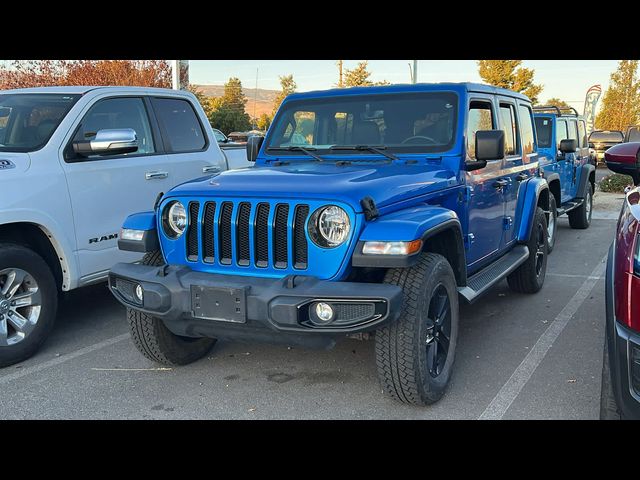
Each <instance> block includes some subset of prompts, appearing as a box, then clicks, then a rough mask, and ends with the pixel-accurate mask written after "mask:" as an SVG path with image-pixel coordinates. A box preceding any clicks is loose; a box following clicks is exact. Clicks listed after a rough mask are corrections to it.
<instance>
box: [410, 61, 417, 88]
mask: <svg viewBox="0 0 640 480" xmlns="http://www.w3.org/2000/svg"><path fill="white" fill-rule="evenodd" d="M417 82H418V60H414V61H413V75H411V83H417Z"/></svg>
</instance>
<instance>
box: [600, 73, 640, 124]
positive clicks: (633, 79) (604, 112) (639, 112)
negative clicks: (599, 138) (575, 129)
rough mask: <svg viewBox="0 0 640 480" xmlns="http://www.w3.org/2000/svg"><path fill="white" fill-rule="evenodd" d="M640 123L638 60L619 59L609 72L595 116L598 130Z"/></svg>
mask: <svg viewBox="0 0 640 480" xmlns="http://www.w3.org/2000/svg"><path fill="white" fill-rule="evenodd" d="M638 123H640V80H639V79H638V60H621V61H620V63H619V64H618V69H617V70H616V71H615V72H613V73H612V74H611V83H610V84H609V88H608V89H607V91H606V92H605V94H604V98H603V99H602V108H601V109H600V113H598V116H597V117H596V127H597V128H598V129H599V130H623V131H624V130H625V129H626V127H627V126H628V125H637V124H638Z"/></svg>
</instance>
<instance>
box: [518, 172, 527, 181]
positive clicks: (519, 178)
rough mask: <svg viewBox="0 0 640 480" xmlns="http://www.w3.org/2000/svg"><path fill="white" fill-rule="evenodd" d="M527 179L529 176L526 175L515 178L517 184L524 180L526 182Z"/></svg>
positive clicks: (522, 174)
mask: <svg viewBox="0 0 640 480" xmlns="http://www.w3.org/2000/svg"><path fill="white" fill-rule="evenodd" d="M527 178H529V175H527V174H526V173H521V174H519V175H518V176H517V177H516V180H517V181H519V182H522V181H524V180H526V179H527Z"/></svg>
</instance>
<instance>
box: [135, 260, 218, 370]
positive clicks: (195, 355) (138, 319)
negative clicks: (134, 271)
mask: <svg viewBox="0 0 640 480" xmlns="http://www.w3.org/2000/svg"><path fill="white" fill-rule="evenodd" d="M141 263H142V264H143V265H154V266H159V265H163V264H164V260H163V258H162V253H161V252H159V251H156V252H151V253H147V254H146V255H145V256H144V258H143V259H142V262H141ZM127 320H128V321H129V330H130V332H131V338H132V340H133V343H134V344H135V346H136V348H137V349H138V350H139V351H140V353H142V354H143V355H144V356H145V357H147V358H148V359H149V360H152V361H154V362H157V363H161V364H164V365H186V364H188V363H192V362H195V361H196V360H198V359H200V358H202V357H203V356H205V355H206V354H207V352H208V351H209V350H211V348H212V347H213V345H214V344H215V343H216V339H214V338H192V337H181V336H179V335H175V334H174V333H172V332H171V331H170V330H169V329H168V328H167V327H166V326H165V324H164V323H163V322H162V320H160V319H159V318H156V317H152V316H151V315H147V314H146V313H143V312H140V311H138V310H134V309H133V308H127Z"/></svg>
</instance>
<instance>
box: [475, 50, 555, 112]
mask: <svg viewBox="0 0 640 480" xmlns="http://www.w3.org/2000/svg"><path fill="white" fill-rule="evenodd" d="M521 64H522V60H480V61H478V72H479V73H480V77H481V78H482V80H484V81H485V82H486V83H488V84H489V85H494V86H496V87H501V88H508V89H509V90H514V91H516V92H519V93H523V94H525V95H526V96H527V97H529V98H530V99H531V102H532V103H533V104H536V103H538V95H540V92H542V88H543V87H542V85H536V84H534V83H533V75H534V73H535V71H534V70H533V69H530V68H524V67H521V66H520V65H521Z"/></svg>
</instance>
